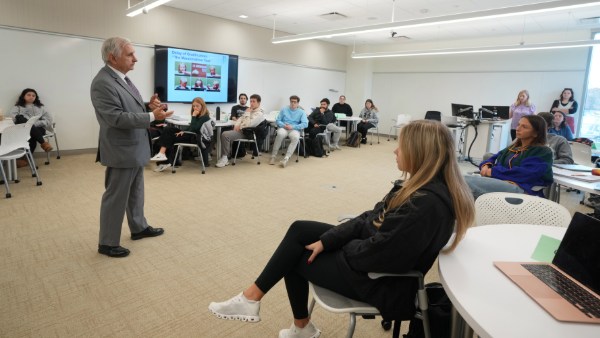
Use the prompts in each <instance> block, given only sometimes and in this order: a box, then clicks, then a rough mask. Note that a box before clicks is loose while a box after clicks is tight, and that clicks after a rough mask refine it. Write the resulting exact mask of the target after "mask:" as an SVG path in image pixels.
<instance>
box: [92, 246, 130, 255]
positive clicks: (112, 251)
mask: <svg viewBox="0 0 600 338" xmlns="http://www.w3.org/2000/svg"><path fill="white" fill-rule="evenodd" d="M98 252H99V253H101V254H103V255H107V256H108V257H126V256H127V255H129V249H126V248H124V247H122V246H118V245H117V246H110V245H98Z"/></svg>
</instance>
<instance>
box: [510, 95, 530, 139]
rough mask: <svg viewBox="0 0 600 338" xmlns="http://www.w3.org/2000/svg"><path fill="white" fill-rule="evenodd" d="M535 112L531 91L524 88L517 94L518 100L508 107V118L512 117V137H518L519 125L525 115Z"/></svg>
mask: <svg viewBox="0 0 600 338" xmlns="http://www.w3.org/2000/svg"><path fill="white" fill-rule="evenodd" d="M533 114H535V104H533V103H531V101H530V100H529V91H527V90H526V89H523V90H521V91H520V92H519V94H517V99H516V101H515V102H514V103H513V104H511V105H510V108H509V109H508V118H509V119H512V123H511V125H510V137H511V138H512V139H513V140H514V139H516V138H517V126H518V125H519V120H520V119H521V118H522V117H523V116H527V115H533Z"/></svg>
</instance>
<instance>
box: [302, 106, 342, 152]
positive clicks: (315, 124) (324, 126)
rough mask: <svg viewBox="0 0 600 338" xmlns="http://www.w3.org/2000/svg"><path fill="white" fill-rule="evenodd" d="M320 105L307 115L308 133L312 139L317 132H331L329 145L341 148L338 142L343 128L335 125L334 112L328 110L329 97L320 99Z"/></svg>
mask: <svg viewBox="0 0 600 338" xmlns="http://www.w3.org/2000/svg"><path fill="white" fill-rule="evenodd" d="M320 105H321V106H320V107H319V108H315V109H314V110H313V112H312V113H311V114H310V115H309V116H308V128H307V129H308V135H309V137H310V138H311V139H313V138H315V137H316V135H317V134H320V133H322V132H324V131H325V130H327V131H330V132H333V137H332V139H331V147H332V148H334V149H338V150H341V149H342V148H340V146H339V144H338V142H339V141H340V136H341V135H342V131H343V130H344V129H343V128H341V127H338V126H336V125H335V122H336V121H337V119H336V118H335V114H334V113H333V112H332V111H331V110H329V99H328V98H324V99H322V100H321V102H320Z"/></svg>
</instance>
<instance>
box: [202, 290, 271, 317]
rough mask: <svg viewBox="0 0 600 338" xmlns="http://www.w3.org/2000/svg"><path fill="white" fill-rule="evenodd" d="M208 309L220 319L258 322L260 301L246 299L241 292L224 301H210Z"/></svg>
mask: <svg viewBox="0 0 600 338" xmlns="http://www.w3.org/2000/svg"><path fill="white" fill-rule="evenodd" d="M208 310H209V311H210V312H212V314H214V315H215V316H217V317H218V318H221V319H228V320H241V321H242V322H251V323H256V322H260V316H259V315H258V312H259V311H260V301H254V300H248V299H247V298H246V297H244V293H243V292H242V293H240V294H239V295H237V296H235V297H233V298H231V299H229V300H226V301H224V302H220V303H216V302H211V303H210V305H209V306H208Z"/></svg>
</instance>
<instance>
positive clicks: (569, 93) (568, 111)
mask: <svg viewBox="0 0 600 338" xmlns="http://www.w3.org/2000/svg"><path fill="white" fill-rule="evenodd" d="M574 96H575V94H573V89H571V88H565V89H563V91H562V92H561V93H560V97H559V98H558V100H554V102H552V108H550V112H552V113H555V112H557V111H559V112H562V113H564V114H565V121H566V122H565V123H566V124H567V126H569V128H571V132H574V131H575V119H574V118H573V114H575V113H577V108H578V107H579V105H578V104H577V101H575V99H574V98H573V97H574Z"/></svg>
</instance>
